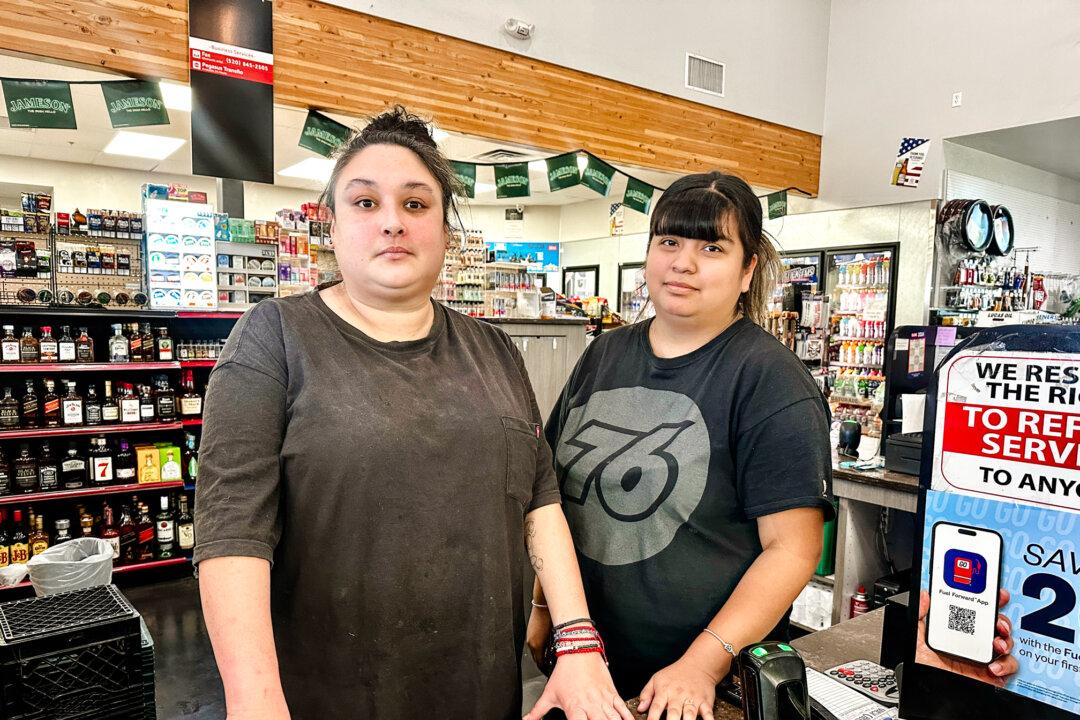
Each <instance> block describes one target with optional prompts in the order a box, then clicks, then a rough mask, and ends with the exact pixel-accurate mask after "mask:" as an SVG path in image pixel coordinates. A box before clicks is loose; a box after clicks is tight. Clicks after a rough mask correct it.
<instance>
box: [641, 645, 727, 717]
mask: <svg viewBox="0 0 1080 720" xmlns="http://www.w3.org/2000/svg"><path fill="white" fill-rule="evenodd" d="M731 659H734V658H730V656H729V660H726V661H725V660H722V661H721V662H722V663H724V667H722V668H720V669H719V670H720V671H719V672H717V668H715V667H706V663H704V662H702V661H701V660H699V659H697V658H696V657H694V656H693V655H692V654H691V653H687V654H686V655H683V656H682V657H681V658H679V659H678V660H677V661H675V662H674V663H673V664H671V665H668V666H667V667H666V668H664V669H663V670H660V671H659V672H657V673H656V674H655V675H653V676H652V679H651V680H649V682H648V683H647V684H646V685H645V689H644V690H642V691H641V702H640V703H638V707H637V710H638V712H639V713H642V714H644V713H645V712H646V711H648V713H649V716H648V720H660V718H661V717H665V715H664V712H665V711H667V715H666V718H667V720H679V719H680V718H681V719H682V720H696V719H697V718H698V717H701V718H703V719H704V720H713V705H714V704H715V703H716V686H717V685H718V684H719V683H720V681H721V680H723V679H724V676H725V675H727V672H728V670H729V669H730V668H731V662H730V660H731Z"/></svg>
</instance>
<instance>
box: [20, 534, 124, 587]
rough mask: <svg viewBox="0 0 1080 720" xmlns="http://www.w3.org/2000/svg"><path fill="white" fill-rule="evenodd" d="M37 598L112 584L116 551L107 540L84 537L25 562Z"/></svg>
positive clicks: (56, 546)
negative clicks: (114, 553)
mask: <svg viewBox="0 0 1080 720" xmlns="http://www.w3.org/2000/svg"><path fill="white" fill-rule="evenodd" d="M26 567H27V569H28V570H29V571H30V582H31V583H32V584H33V586H34V592H36V593H37V595H38V597H41V596H43V595H55V594H56V593H62V592H69V591H71V590H82V589H83V588H88V587H94V586H95V585H108V584H109V583H111V582H112V569H113V549H112V545H110V544H109V542H108V541H107V540H101V539H100V538H91V537H83V538H76V539H75V540H68V541H67V542H64V543H60V544H59V545H54V546H53V547H51V548H49V549H48V550H46V551H45V552H43V553H40V554H39V555H35V556H34V557H32V558H30V561H29V562H27V563H26Z"/></svg>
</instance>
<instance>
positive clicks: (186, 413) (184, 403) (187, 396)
mask: <svg viewBox="0 0 1080 720" xmlns="http://www.w3.org/2000/svg"><path fill="white" fill-rule="evenodd" d="M181 387H182V388H183V393H182V394H181V395H180V417H182V418H197V417H200V416H202V396H201V395H199V393H197V392H195V373H194V372H192V371H191V370H185V371H184V372H183V374H182V380H181Z"/></svg>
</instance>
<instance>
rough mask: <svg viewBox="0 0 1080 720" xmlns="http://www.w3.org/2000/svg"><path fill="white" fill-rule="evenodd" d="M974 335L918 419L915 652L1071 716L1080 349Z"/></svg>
mask: <svg viewBox="0 0 1080 720" xmlns="http://www.w3.org/2000/svg"><path fill="white" fill-rule="evenodd" d="M1032 330H1034V328H1033V329H1032ZM1021 332H1023V330H1021ZM1040 337H1043V336H1040ZM978 338H979V335H976V336H975V338H973V339H972V342H971V343H968V344H967V345H962V346H961V347H960V348H959V349H958V350H957V351H956V352H955V353H954V354H953V355H952V356H951V357H950V358H949V359H948V360H947V361H946V362H945V363H943V364H942V365H941V367H940V368H939V369H938V375H937V392H936V400H937V404H936V411H935V415H934V418H933V419H932V421H931V420H930V419H928V421H927V426H928V429H929V427H930V426H931V422H932V423H933V425H932V427H933V428H934V435H933V439H932V442H933V446H932V447H933V467H932V470H930V471H929V488H928V490H927V493H926V502H925V513H924V518H923V547H922V560H921V569H922V577H921V584H920V591H921V592H920V605H919V623H918V631H917V632H918V637H917V638H916V654H915V660H916V662H917V663H920V664H923V665H928V666H931V667H935V668H938V669H941V670H945V671H947V672H952V673H958V674H961V675H964V676H966V677H967V678H969V679H974V680H977V681H979V682H982V683H985V684H987V685H990V686H993V687H994V688H1002V689H1004V690H1005V691H1008V692H1010V693H1015V694H1016V695H1020V696H1024V697H1026V698H1030V699H1032V700H1034V701H1037V702H1038V703H1043V704H1045V705H1049V706H1053V707H1055V708H1060V709H1061V710H1064V711H1067V712H1069V713H1074V714H1076V713H1080V637H1078V636H1077V633H1078V631H1080V606H1078V597H1080V523H1078V519H1080V355H1077V354H1071V353H1066V352H1034V351H1018V350H1008V349H1003V348H1006V347H1013V348H1015V347H1016V344H1012V345H1010V344H1008V343H1001V342H985V343H983V342H979V341H978ZM1036 346H1038V343H1036ZM1044 346H1045V343H1044ZM927 442H928V443H929V442H931V441H930V440H929V439H927ZM926 477H927V476H926V470H924V483H925V482H926ZM1018 700H1019V699H1018ZM1034 707H1038V705H1037V704H1036V705H1034ZM902 709H903V708H902ZM1047 711H1048V712H1049V709H1047ZM1055 717H1057V716H1055Z"/></svg>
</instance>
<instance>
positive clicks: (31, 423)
mask: <svg viewBox="0 0 1080 720" xmlns="http://www.w3.org/2000/svg"><path fill="white" fill-rule="evenodd" d="M19 407H20V414H21V415H22V426H23V427H25V428H36V427H37V426H38V425H40V424H41V419H40V418H39V417H38V415H39V414H40V413H41V408H40V406H39V405H38V396H37V393H36V392H34V381H33V380H27V381H26V394H25V395H23V396H22V400H20V401H19Z"/></svg>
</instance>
